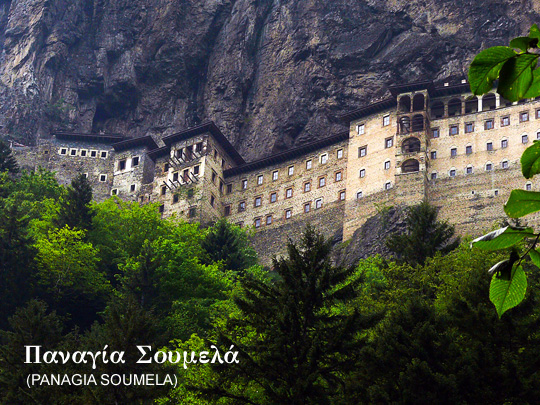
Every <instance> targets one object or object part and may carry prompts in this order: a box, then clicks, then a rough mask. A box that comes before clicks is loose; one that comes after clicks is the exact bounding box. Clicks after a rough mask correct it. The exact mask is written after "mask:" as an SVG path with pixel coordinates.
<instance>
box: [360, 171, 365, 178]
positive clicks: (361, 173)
mask: <svg viewBox="0 0 540 405" xmlns="http://www.w3.org/2000/svg"><path fill="white" fill-rule="evenodd" d="M360 177H361V178H362V177H366V169H361V170H360Z"/></svg>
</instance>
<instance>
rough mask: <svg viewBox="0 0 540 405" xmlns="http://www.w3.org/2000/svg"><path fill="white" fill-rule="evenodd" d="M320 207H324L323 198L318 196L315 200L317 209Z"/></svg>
mask: <svg viewBox="0 0 540 405" xmlns="http://www.w3.org/2000/svg"><path fill="white" fill-rule="evenodd" d="M319 208H322V198H317V199H316V200H315V209H316V210H318V209H319Z"/></svg>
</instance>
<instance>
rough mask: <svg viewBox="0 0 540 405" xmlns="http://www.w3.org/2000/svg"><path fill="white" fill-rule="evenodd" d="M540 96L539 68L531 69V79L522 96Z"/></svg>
mask: <svg viewBox="0 0 540 405" xmlns="http://www.w3.org/2000/svg"><path fill="white" fill-rule="evenodd" d="M538 96H540V69H535V70H533V81H532V83H531V85H530V86H529V90H527V93H525V96H524V97H523V98H535V97H538Z"/></svg>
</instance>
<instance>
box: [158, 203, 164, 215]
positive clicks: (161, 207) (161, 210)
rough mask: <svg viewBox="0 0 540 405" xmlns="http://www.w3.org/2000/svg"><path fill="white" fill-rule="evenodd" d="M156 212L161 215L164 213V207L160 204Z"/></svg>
mask: <svg viewBox="0 0 540 405" xmlns="http://www.w3.org/2000/svg"><path fill="white" fill-rule="evenodd" d="M158 211H159V213H160V214H163V212H164V211H165V206H164V205H163V204H161V205H160V206H159V208H158Z"/></svg>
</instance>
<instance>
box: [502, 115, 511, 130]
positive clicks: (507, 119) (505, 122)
mask: <svg viewBox="0 0 540 405" xmlns="http://www.w3.org/2000/svg"><path fill="white" fill-rule="evenodd" d="M508 125H510V117H509V116H506V117H502V118H501V127H507V126H508Z"/></svg>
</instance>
